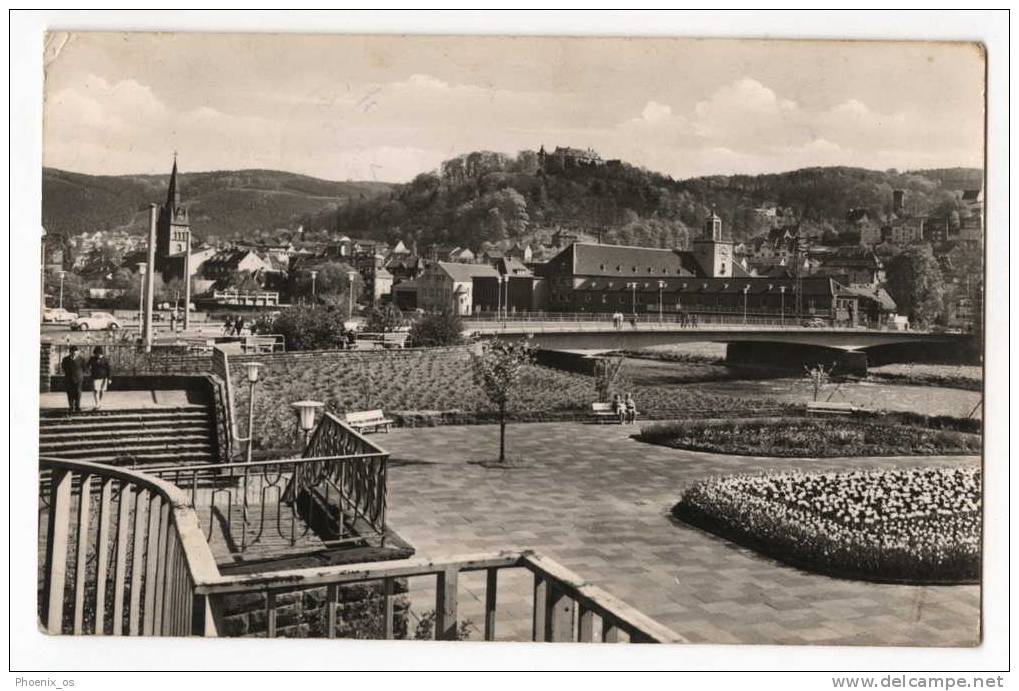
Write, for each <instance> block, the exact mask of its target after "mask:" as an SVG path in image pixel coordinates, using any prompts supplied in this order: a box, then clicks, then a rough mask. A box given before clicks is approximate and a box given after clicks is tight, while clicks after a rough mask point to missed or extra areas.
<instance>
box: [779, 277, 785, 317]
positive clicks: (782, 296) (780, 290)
mask: <svg viewBox="0 0 1019 691" xmlns="http://www.w3.org/2000/svg"><path fill="white" fill-rule="evenodd" d="M778 292H779V293H780V294H781V297H780V298H779V300H780V304H781V309H782V312H781V315H782V316H781V321H780V323H781V325H782V326H785V286H779V287H778Z"/></svg>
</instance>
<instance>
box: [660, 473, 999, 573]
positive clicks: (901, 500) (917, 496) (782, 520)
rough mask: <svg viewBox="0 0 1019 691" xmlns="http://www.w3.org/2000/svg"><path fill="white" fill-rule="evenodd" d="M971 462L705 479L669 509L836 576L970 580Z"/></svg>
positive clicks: (975, 549)
mask: <svg viewBox="0 0 1019 691" xmlns="http://www.w3.org/2000/svg"><path fill="white" fill-rule="evenodd" d="M980 482H981V477H980V470H979V469H977V468H911V469H901V470H876V471H852V472H846V473H822V474H807V473H800V472H795V473H772V474H766V475H733V476H729V477H722V478H713V479H710V480H705V481H703V482H700V483H698V484H696V485H694V486H693V487H692V488H690V489H689V490H688V491H687V492H686V493H685V494H684V495H683V498H682V500H681V501H680V502H679V503H678V504H677V505H676V506H675V507H673V514H674V515H675V516H676V517H677V518H679V519H681V520H683V521H686V522H688V523H691V524H693V525H696V526H698V527H701V528H704V529H706V530H709V531H711V532H713V533H716V534H718V535H720V536H722V537H725V538H727V539H731V540H733V541H735V542H738V543H740V544H744V545H747V546H749V547H751V548H753V549H757V550H758V551H761V552H764V553H766V554H768V555H770V556H772V557H775V558H777V559H780V560H783V561H786V562H787V563H790V564H793V565H795V566H798V567H801V568H805V569H810V570H814V571H820V572H822V573H826V574H829V575H833V576H838V577H843V578H857V579H865V580H879V581H897V582H902V581H906V582H912V583H972V582H976V581H978V580H979V578H980V528H981V519H980V516H981V513H980V512H981V507H980Z"/></svg>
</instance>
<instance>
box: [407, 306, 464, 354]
mask: <svg viewBox="0 0 1019 691" xmlns="http://www.w3.org/2000/svg"><path fill="white" fill-rule="evenodd" d="M463 330H464V327H463V320H461V319H460V315H459V314H456V313H455V312H450V311H448V310H444V311H442V312H440V313H438V314H426V315H424V316H423V317H421V318H420V319H418V320H417V321H416V322H414V323H413V324H412V325H411V327H410V338H411V343H412V344H413V345H414V347H415V348H419V347H420V348H428V347H433V346H450V345H457V344H459V343H461V342H463Z"/></svg>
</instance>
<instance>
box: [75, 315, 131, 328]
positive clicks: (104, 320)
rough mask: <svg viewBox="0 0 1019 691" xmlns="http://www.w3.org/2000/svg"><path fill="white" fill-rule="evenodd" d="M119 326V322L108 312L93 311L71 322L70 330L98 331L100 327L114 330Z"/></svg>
mask: <svg viewBox="0 0 1019 691" xmlns="http://www.w3.org/2000/svg"><path fill="white" fill-rule="evenodd" d="M119 328H120V322H119V321H117V319H116V317H114V316H113V315H112V314H110V313H109V312H93V313H92V314H90V315H88V316H86V317H78V318H76V319H75V320H74V321H72V322H71V330H72V331H98V330H101V329H107V330H109V331H116V330H117V329H119Z"/></svg>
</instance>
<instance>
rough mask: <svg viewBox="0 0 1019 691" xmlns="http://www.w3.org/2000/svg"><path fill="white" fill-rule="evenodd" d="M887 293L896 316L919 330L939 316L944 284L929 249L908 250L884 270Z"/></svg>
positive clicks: (939, 269)
mask: <svg viewBox="0 0 1019 691" xmlns="http://www.w3.org/2000/svg"><path fill="white" fill-rule="evenodd" d="M885 272H886V274H887V276H888V293H889V294H890V295H891V296H892V299H894V300H895V304H896V305H898V309H899V312H900V313H902V314H906V315H907V316H909V321H910V322H911V323H913V324H917V325H919V326H926V325H927V324H931V323H933V322H934V320H935V319H936V318H937V317H938V315H940V314H941V310H942V306H943V304H942V303H943V301H944V292H945V288H944V281H943V278H942V275H941V267H940V266H939V265H938V260H937V259H936V258H935V256H934V250H932V249H931V246H930V245H920V246H915V247H909V248H908V249H906V250H905V251H903V252H902V253H901V254H899V255H897V256H896V257H895V258H894V259H892V260H891V261H890V262H889V263H888V264H887V266H886V268H885Z"/></svg>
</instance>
